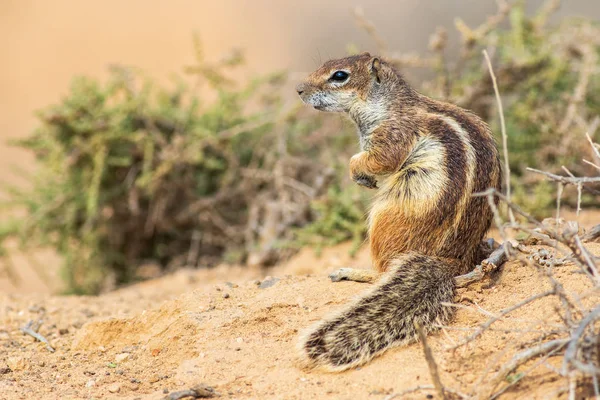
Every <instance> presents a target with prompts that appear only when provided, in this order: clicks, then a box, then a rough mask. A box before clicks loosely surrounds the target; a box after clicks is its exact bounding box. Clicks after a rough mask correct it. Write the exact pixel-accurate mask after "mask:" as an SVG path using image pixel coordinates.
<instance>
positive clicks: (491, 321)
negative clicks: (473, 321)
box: [450, 290, 554, 350]
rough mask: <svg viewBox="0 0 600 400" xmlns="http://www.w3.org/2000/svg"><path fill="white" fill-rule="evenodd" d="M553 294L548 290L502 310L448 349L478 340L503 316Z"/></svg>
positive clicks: (454, 348)
mask: <svg viewBox="0 0 600 400" xmlns="http://www.w3.org/2000/svg"><path fill="white" fill-rule="evenodd" d="M553 294H554V290H550V291H547V292H543V293H539V294H537V295H535V296H531V297H529V298H527V299H525V300H523V301H521V302H519V303H517V304H515V305H514V306H512V307H509V308H507V309H504V310H502V311H501V312H500V314H498V315H496V316H494V317H492V318H490V319H488V320H487V321H486V322H485V323H483V324H481V325H480V326H479V329H477V330H476V331H475V332H474V333H473V334H472V335H470V336H469V337H467V338H466V339H464V340H463V341H462V342H460V343H458V344H457V345H456V346H453V347H451V348H450V350H456V349H457V348H459V347H462V346H464V345H466V344H467V343H470V342H472V341H473V340H475V339H476V338H478V337H479V336H481V335H482V334H483V333H484V332H485V331H487V330H488V328H489V327H490V326H492V325H493V324H494V323H495V322H497V321H499V320H501V319H503V318H504V317H505V316H507V315H508V314H510V313H511V312H513V311H515V310H518V309H519V308H521V307H524V306H526V305H527V304H530V303H533V302H534V301H536V300H539V299H542V298H544V297H548V296H551V295H553Z"/></svg>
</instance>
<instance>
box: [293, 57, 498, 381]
mask: <svg viewBox="0 0 600 400" xmlns="http://www.w3.org/2000/svg"><path fill="white" fill-rule="evenodd" d="M297 90H298V93H299V94H300V96H301V98H302V99H303V101H304V102H306V103H308V104H310V105H312V106H314V107H315V108H316V109H319V110H322V111H334V112H345V113H347V114H348V115H349V116H350V117H351V119H352V120H353V121H354V122H355V123H356V125H357V128H358V131H359V138H360V145H361V150H362V151H361V152H360V153H358V154H356V155H354V156H353V157H352V159H351V160H350V175H351V177H352V179H353V180H354V181H355V182H356V183H358V184H359V185H362V186H365V187H367V188H372V189H375V188H376V189H377V193H376V196H375V199H374V201H373V204H372V206H371V209H370V212H369V218H368V223H369V230H368V232H369V241H370V248H371V258H372V261H373V265H374V268H375V270H377V271H379V272H381V273H385V275H384V276H383V277H382V278H381V279H380V281H379V282H378V283H377V284H376V285H375V287H374V288H372V289H371V290H370V291H369V292H368V293H366V294H364V295H363V296H362V297H361V298H360V299H359V300H357V301H356V302H354V303H353V304H351V305H349V306H347V307H346V308H345V309H344V310H342V311H341V312H340V313H338V314H337V315H334V316H332V317H330V318H327V319H325V320H323V321H321V322H319V323H318V324H317V325H316V326H315V327H313V328H311V329H310V330H309V331H308V332H307V333H306V334H305V335H304V337H303V338H302V340H301V353H302V355H303V358H304V359H305V360H306V361H307V363H308V364H309V365H311V366H319V367H322V368H324V369H326V370H332V371H338V370H344V369H347V368H351V367H354V366H357V365H360V364H363V363H365V362H366V361H368V360H370V359H371V358H373V357H374V356H375V355H377V354H379V353H381V352H383V351H385V350H386V349H388V348H390V347H393V346H397V345H400V344H403V343H407V342H409V341H412V340H414V339H415V338H416V331H415V327H414V323H415V322H420V324H421V326H423V327H424V328H425V329H426V330H431V329H432V328H433V327H434V325H435V324H436V321H437V323H438V324H443V323H445V322H447V321H448V320H449V318H450V316H451V310H450V309H449V308H448V307H445V306H443V305H442V303H444V302H451V301H452V299H453V296H454V286H455V284H454V279H453V278H454V277H455V276H457V275H460V274H464V273H466V272H468V271H469V270H470V269H472V268H473V267H474V265H475V264H476V263H477V262H478V261H480V259H481V257H480V254H479V244H480V242H481V240H482V239H483V236H484V235H485V233H486V231H487V230H488V229H489V226H490V224H491V220H492V217H493V213H492V210H491V208H490V205H489V204H488V202H487V198H485V197H473V194H474V193H478V192H483V191H485V190H486V189H489V188H496V189H500V186H501V179H502V173H501V168H500V162H499V158H498V151H497V148H496V144H495V142H494V139H493V136H492V133H491V131H490V129H489V127H488V126H487V125H486V124H485V123H484V122H483V121H482V120H481V119H480V118H479V117H477V116H476V115H474V114H472V113H471V112H469V111H467V110H464V109H461V108H459V107H457V106H455V105H452V104H449V103H444V102H441V101H437V100H434V99H431V98H429V97H426V96H424V95H422V94H420V93H418V92H416V91H415V90H413V89H412V88H411V87H410V86H409V85H408V84H407V83H406V82H405V81H404V79H403V78H402V76H401V75H400V74H399V73H398V72H397V71H396V70H395V69H394V68H393V67H392V66H391V65H390V64H388V63H387V62H385V61H383V60H381V59H380V58H378V57H372V56H371V55H369V54H368V53H364V54H360V55H357V56H351V57H347V58H343V59H339V60H331V61H328V62H326V63H325V64H324V65H323V66H322V67H320V68H319V69H318V70H317V71H315V72H314V73H313V74H311V75H310V76H309V78H308V79H307V80H306V81H305V82H303V83H301V84H300V85H299V86H298V88H297Z"/></svg>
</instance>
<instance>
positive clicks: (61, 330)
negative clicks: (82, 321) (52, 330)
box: [58, 328, 69, 336]
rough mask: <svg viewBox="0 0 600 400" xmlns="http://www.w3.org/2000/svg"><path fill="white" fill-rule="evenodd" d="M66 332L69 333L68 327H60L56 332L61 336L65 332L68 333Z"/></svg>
mask: <svg viewBox="0 0 600 400" xmlns="http://www.w3.org/2000/svg"><path fill="white" fill-rule="evenodd" d="M68 333H69V329H68V328H60V329H59V330H58V334H59V335H61V336H62V335H66V334H68Z"/></svg>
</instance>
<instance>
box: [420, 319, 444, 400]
mask: <svg viewBox="0 0 600 400" xmlns="http://www.w3.org/2000/svg"><path fill="white" fill-rule="evenodd" d="M415 329H416V330H417V333H418V334H419V340H420V341H421V344H422V345H423V352H424V353H425V360H427V367H428V368H429V373H430V374H431V380H432V381H433V386H434V387H435V390H436V392H437V393H438V395H439V396H440V399H444V400H446V398H447V397H446V394H445V393H444V385H442V381H441V380H440V374H439V372H438V367H437V364H436V363H435V360H434V358H433V353H432V351H431V347H429V344H428V343H427V335H426V334H425V331H424V330H423V327H422V326H421V324H420V323H419V322H418V321H415Z"/></svg>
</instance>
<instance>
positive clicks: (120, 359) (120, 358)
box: [115, 353, 130, 363]
mask: <svg viewBox="0 0 600 400" xmlns="http://www.w3.org/2000/svg"><path fill="white" fill-rule="evenodd" d="M129 356H130V354H129V353H120V354H117V355H116V356H115V362H118V363H120V362H123V361H125V360H127V359H128V358H129Z"/></svg>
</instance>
